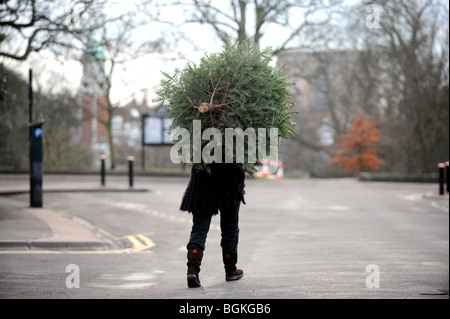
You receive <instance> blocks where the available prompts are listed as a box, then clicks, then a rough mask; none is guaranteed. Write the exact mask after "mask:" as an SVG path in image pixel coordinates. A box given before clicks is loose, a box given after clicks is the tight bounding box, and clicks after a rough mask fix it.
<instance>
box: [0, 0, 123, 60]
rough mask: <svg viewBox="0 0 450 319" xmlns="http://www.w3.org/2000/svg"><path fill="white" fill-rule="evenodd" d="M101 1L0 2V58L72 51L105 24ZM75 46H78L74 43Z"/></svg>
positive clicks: (103, 1)
mask: <svg viewBox="0 0 450 319" xmlns="http://www.w3.org/2000/svg"><path fill="white" fill-rule="evenodd" d="M105 4H106V1H105V0H70V1H65V0H56V1H38V0H5V1H1V2H0V44H1V49H0V56H3V57H6V58H10V59H14V60H19V61H24V60H26V59H27V58H28V56H29V55H30V54H31V53H32V52H40V51H43V50H45V49H51V50H55V51H58V50H61V49H68V48H74V47H75V45H76V43H74V40H75V39H76V38H80V37H83V36H86V35H87V34H89V33H91V32H92V31H93V30H95V29H98V28H99V27H100V26H101V25H103V24H104V23H105V20H113V19H115V18H114V17H108V18H106V16H105V15H104V14H103V9H104V7H105ZM78 44H79V42H78Z"/></svg>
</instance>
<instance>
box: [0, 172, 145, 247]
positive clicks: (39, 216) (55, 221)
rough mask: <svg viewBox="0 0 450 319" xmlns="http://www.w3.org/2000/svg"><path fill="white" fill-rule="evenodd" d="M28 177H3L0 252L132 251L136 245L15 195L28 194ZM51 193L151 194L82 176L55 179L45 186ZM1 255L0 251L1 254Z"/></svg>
mask: <svg viewBox="0 0 450 319" xmlns="http://www.w3.org/2000/svg"><path fill="white" fill-rule="evenodd" d="M27 182H28V176H27V175H0V251H1V250H6V251H11V250H19V251H20V250H32V251H37V252H40V251H46V250H54V251H57V250H63V251H92V250H94V251H106V250H112V249H120V248H122V249H132V248H133V247H134V246H133V242H130V241H126V240H123V239H118V238H114V237H113V236H111V235H109V234H107V233H105V232H103V231H102V230H101V229H99V228H96V227H95V226H94V225H92V224H90V223H89V222H87V221H86V220H83V219H80V218H78V217H76V216H71V215H69V214H67V213H65V212H62V211H56V210H52V209H49V208H46V207H44V208H31V207H29V205H28V204H26V203H24V202H23V201H18V200H15V199H14V198H12V196H14V195H21V194H28V193H29V185H28V184H27ZM43 191H44V194H48V193H99V194H101V193H116V192H125V193H126V192H148V191H149V190H148V189H146V188H135V187H129V186H128V185H126V181H125V180H124V182H123V183H122V184H118V183H109V184H106V185H101V184H100V182H99V183H98V184H97V183H95V182H93V181H91V182H86V181H85V178H84V177H80V176H70V177H67V176H63V175H62V176H58V175H56V176H52V177H50V178H47V179H46V182H45V183H43ZM0 253H1V252H0Z"/></svg>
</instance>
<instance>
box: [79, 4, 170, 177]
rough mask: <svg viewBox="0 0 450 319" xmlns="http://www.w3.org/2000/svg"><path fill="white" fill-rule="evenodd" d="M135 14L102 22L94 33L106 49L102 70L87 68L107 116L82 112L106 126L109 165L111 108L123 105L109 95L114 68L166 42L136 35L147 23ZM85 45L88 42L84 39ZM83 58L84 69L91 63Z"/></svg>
mask: <svg viewBox="0 0 450 319" xmlns="http://www.w3.org/2000/svg"><path fill="white" fill-rule="evenodd" d="M134 15H135V14H133V12H130V13H128V14H126V15H125V16H124V18H123V19H120V20H117V21H114V22H112V23H109V24H105V25H104V26H103V27H101V28H100V29H99V30H98V32H97V37H98V38H99V45H100V46H101V47H102V49H103V50H104V52H105V59H106V63H105V67H104V69H103V70H91V71H93V72H90V74H91V75H92V76H94V81H95V82H96V83H95V85H94V86H96V87H98V89H99V90H100V92H99V94H100V95H101V96H104V97H106V103H104V104H99V105H98V107H100V108H102V111H104V112H102V113H104V114H106V116H104V117H102V116H98V114H93V113H92V110H87V109H86V110H85V114H86V115H87V116H88V118H93V117H95V118H96V120H97V121H98V123H100V124H101V125H103V126H104V127H105V128H106V132H107V139H108V146H109V153H110V160H111V168H112V169H114V168H115V166H116V159H115V148H114V141H113V131H112V129H113V125H112V120H113V117H114V111H115V110H116V109H117V108H118V107H120V106H121V105H122V101H113V99H112V93H113V90H114V89H118V88H115V87H114V84H113V79H114V77H115V76H116V73H117V70H118V69H119V68H122V67H123V65H124V64H126V63H127V62H129V61H132V60H135V59H138V58H139V57H142V56H143V55H146V54H150V53H155V52H160V51H161V50H163V49H164V48H165V45H166V43H167V41H166V39H165V38H163V36H162V35H161V37H159V38H153V39H145V40H139V39H136V37H137V36H138V35H139V30H140V28H141V27H145V26H147V24H148V22H145V21H140V22H139V21H138V20H137V19H132V17H133V16H134ZM86 45H87V46H88V45H89V44H88V43H86ZM82 62H83V63H84V68H85V69H86V68H89V67H92V65H91V64H89V63H86V61H82ZM98 71H101V72H98Z"/></svg>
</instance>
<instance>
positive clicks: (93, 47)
mask: <svg viewBox="0 0 450 319" xmlns="http://www.w3.org/2000/svg"><path fill="white" fill-rule="evenodd" d="M82 60H83V61H91V62H94V61H105V60H106V58H105V53H104V52H103V48H102V47H101V45H100V44H98V42H97V41H91V42H90V43H89V46H88V47H87V48H86V50H84V53H83V57H82Z"/></svg>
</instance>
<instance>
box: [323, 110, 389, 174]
mask: <svg viewBox="0 0 450 319" xmlns="http://www.w3.org/2000/svg"><path fill="white" fill-rule="evenodd" d="M380 126H381V123H380V122H371V121H366V120H364V119H362V118H360V117H358V118H356V119H355V120H354V121H353V123H352V126H351V127H350V128H349V130H348V132H347V134H345V135H343V136H342V142H340V143H339V144H338V145H339V151H338V152H337V153H336V154H335V156H334V159H333V161H332V163H333V164H336V165H341V166H342V168H343V171H344V172H345V173H348V172H357V173H359V172H361V171H378V170H379V168H380V165H381V164H382V163H383V161H382V160H381V159H380V158H378V156H377V154H378V151H377V149H375V148H374V144H375V143H377V142H379V141H380V140H381V134H380V129H379V127H380Z"/></svg>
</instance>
